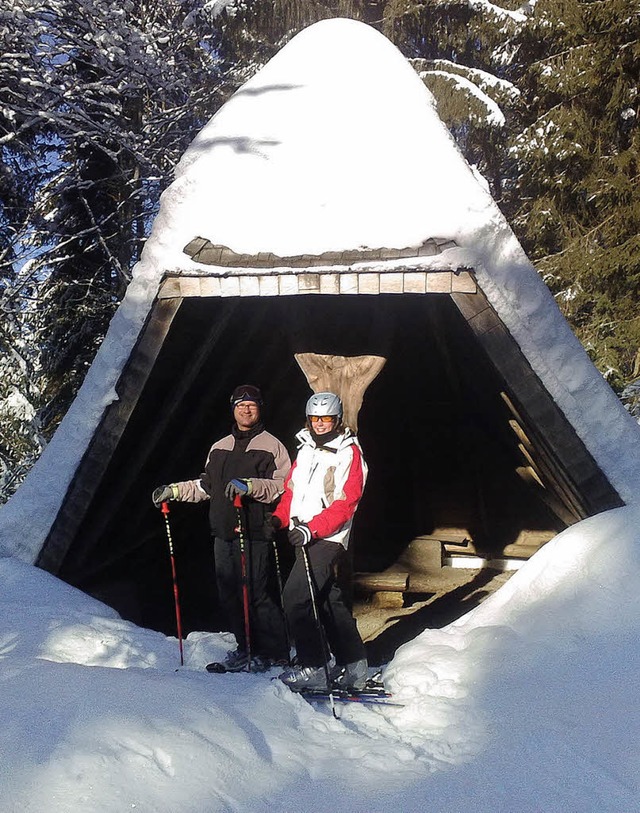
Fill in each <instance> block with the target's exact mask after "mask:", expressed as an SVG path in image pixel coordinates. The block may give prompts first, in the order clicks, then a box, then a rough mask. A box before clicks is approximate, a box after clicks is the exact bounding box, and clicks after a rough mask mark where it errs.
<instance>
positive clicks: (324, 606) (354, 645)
mask: <svg viewBox="0 0 640 813" xmlns="http://www.w3.org/2000/svg"><path fill="white" fill-rule="evenodd" d="M306 551H307V554H308V557H309V565H310V571H311V578H312V584H313V586H314V591H315V596H316V601H317V608H318V615H319V616H320V621H321V623H322V627H323V629H324V634H325V636H326V639H327V644H328V646H329V648H330V650H331V652H332V653H333V654H334V656H335V659H336V663H338V664H339V665H341V666H344V665H345V664H347V663H353V662H354V661H359V660H361V659H363V658H366V651H365V647H364V643H363V642H362V638H361V637H360V633H359V632H358V628H357V626H356V622H355V619H354V617H353V616H352V614H351V611H350V610H349V608H348V607H347V605H346V603H345V601H344V597H343V595H342V590H341V589H340V588H339V587H338V585H337V583H336V577H335V567H334V566H335V564H336V562H337V560H338V557H339V556H340V555H341V554H342V553H343V551H344V548H343V547H342V545H340V544H338V543H337V542H329V541H328V540H326V539H319V540H317V541H316V542H314V543H313V544H311V545H308V546H307V547H306ZM283 600H284V608H285V613H286V616H287V623H288V625H289V631H290V633H291V635H292V637H293V640H294V641H295V645H296V655H297V657H298V662H299V663H300V665H301V666H322V665H323V664H324V663H325V660H326V655H325V652H324V646H323V641H322V638H321V637H320V634H319V630H318V625H317V623H316V620H315V617H314V613H313V605H312V603H311V595H310V593H309V581H308V578H307V571H306V568H305V563H304V558H303V551H302V549H301V548H297V549H296V559H295V562H294V565H293V567H292V569H291V573H290V574H289V578H288V579H287V583H286V584H285V586H284V590H283Z"/></svg>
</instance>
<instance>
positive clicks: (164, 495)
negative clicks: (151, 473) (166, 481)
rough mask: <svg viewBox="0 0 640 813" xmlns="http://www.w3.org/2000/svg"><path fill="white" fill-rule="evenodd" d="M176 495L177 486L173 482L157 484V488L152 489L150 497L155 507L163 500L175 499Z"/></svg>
mask: <svg viewBox="0 0 640 813" xmlns="http://www.w3.org/2000/svg"><path fill="white" fill-rule="evenodd" d="M178 496H179V492H178V486H177V485H175V483H171V485H168V486H158V488H156V489H154V491H153V494H152V495H151V499H152V500H153V504H154V505H155V507H156V508H160V506H161V505H162V503H163V502H168V501H169V500H177V499H178Z"/></svg>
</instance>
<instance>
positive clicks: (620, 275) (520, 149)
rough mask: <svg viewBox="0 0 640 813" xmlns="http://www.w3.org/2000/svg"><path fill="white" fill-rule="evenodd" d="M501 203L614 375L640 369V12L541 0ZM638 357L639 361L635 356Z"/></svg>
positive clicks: (617, 380)
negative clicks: (508, 179)
mask: <svg viewBox="0 0 640 813" xmlns="http://www.w3.org/2000/svg"><path fill="white" fill-rule="evenodd" d="M518 61H519V63H520V64H519V65H517V66H514V71H516V72H518V71H519V74H520V75H519V77H518V81H519V84H520V85H521V87H522V89H523V99H524V102H525V103H524V104H523V105H522V107H521V108H520V115H521V127H520V133H519V134H518V135H517V137H516V138H514V140H513V143H512V145H511V148H510V150H509V152H508V155H507V157H508V159H509V160H510V161H511V160H512V161H513V164H512V165H511V166H510V168H509V172H511V173H513V176H514V183H513V185H512V187H511V189H510V191H509V199H508V200H507V201H506V204H505V206H506V211H507V214H508V216H509V217H510V219H511V222H512V223H513V225H514V227H515V229H516V231H517V232H518V234H519V236H520V238H521V240H522V242H523V244H524V247H525V248H526V250H527V251H528V253H529V255H530V256H531V258H532V259H533V261H534V262H535V263H536V265H537V267H538V269H539V271H540V273H541V274H542V275H543V277H544V279H545V280H546V281H547V283H548V284H549V286H550V287H551V289H552V290H553V291H554V293H555V294H556V297H557V299H558V302H559V304H560V306H561V308H562V310H563V311H564V313H565V315H566V316H567V318H568V320H569V322H570V323H571V324H572V326H573V327H574V329H575V330H576V332H577V334H578V336H579V338H580V339H581V340H582V343H583V344H584V345H585V347H586V348H587V350H588V351H589V353H590V354H591V356H592V358H593V359H594V361H595V363H596V364H597V365H598V366H599V368H600V370H601V371H602V372H603V374H604V375H605V376H606V377H607V378H608V380H609V381H610V383H611V384H612V385H613V386H614V387H615V388H617V389H621V388H622V387H623V386H624V384H625V383H626V382H628V381H629V379H630V378H631V377H633V376H634V375H635V376H637V375H638V372H639V370H638V366H639V365H638V363H637V361H636V359H637V358H638V357H639V356H638V353H639V350H640V317H639V316H638V314H637V303H638V298H639V294H640V238H639V237H638V233H639V231H640V195H639V192H638V180H639V177H640V175H639V171H640V168H639V156H640V132H639V130H638V125H637V122H638V112H639V110H638V104H639V89H638V76H640V10H638V5H637V3H636V2H634V1H633V0H608V2H578V0H540V2H539V3H537V5H536V7H535V14H534V16H533V18H532V19H531V21H530V24H529V25H528V26H527V27H526V28H524V29H522V30H521V32H520V38H519V52H518ZM634 365H635V366H634Z"/></svg>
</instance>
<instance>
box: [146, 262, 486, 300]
mask: <svg viewBox="0 0 640 813" xmlns="http://www.w3.org/2000/svg"><path fill="white" fill-rule="evenodd" d="M476 290H477V283H476V280H475V277H474V275H473V271H472V270H471V269H468V268H464V269H463V268H460V269H456V270H453V269H444V270H436V271H431V270H426V269H417V268H396V269H389V270H388V271H368V270H362V269H360V270H358V271H353V270H349V271H336V270H335V269H327V270H314V271H309V270H308V269H305V270H302V271H299V272H296V271H294V270H292V269H285V270H284V271H271V272H269V273H268V274H260V272H259V271H256V273H255V274H252V273H242V274H227V275H223V276H185V275H182V274H180V275H167V276H166V277H165V279H164V280H163V281H162V283H161V285H160V289H159V291H158V298H159V299H170V298H173V297H179V298H187V297H198V296H201V297H243V296H300V295H307V294H329V295H345V294H346V295H349V294H351V295H354V294H374V295H376V294H452V293H465V294H473V293H475V292H476Z"/></svg>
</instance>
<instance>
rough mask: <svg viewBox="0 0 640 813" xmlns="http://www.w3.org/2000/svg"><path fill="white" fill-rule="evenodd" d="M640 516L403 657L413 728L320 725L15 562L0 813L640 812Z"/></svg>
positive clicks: (3, 653) (3, 642)
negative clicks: (639, 695)
mask: <svg viewBox="0 0 640 813" xmlns="http://www.w3.org/2000/svg"><path fill="white" fill-rule="evenodd" d="M639 527H640V509H638V508H631V507H626V508H623V509H618V510H616V511H611V512H608V513H605V514H601V515H600V516H598V517H595V518H593V519H590V520H586V521H584V522H582V523H580V524H578V525H576V526H574V527H573V528H571V529H570V530H568V531H566V532H564V533H563V534H561V535H559V536H558V537H557V538H556V539H555V540H553V541H552V542H550V543H549V544H547V545H546V546H545V547H544V548H542V549H541V550H540V551H539V552H538V553H537V554H536V555H535V556H534V557H533V558H532V559H531V560H530V561H529V562H528V563H527V564H526V565H525V566H524V567H523V568H522V569H521V570H520V571H518V572H517V573H516V574H514V576H513V577H512V578H511V579H510V581H509V582H508V583H507V584H506V585H505V586H504V587H502V588H501V589H500V590H499V591H498V592H497V593H495V594H494V595H493V596H492V597H491V598H490V599H488V600H487V601H485V602H484V603H483V604H482V605H480V606H479V607H477V608H476V609H475V610H474V611H472V612H471V613H469V614H468V615H467V616H465V617H464V618H461V619H460V620H459V621H457V622H456V623H454V624H452V625H451V626H449V627H447V628H446V629H443V630H427V631H426V632H424V633H423V634H422V635H421V636H419V637H418V638H417V639H416V640H414V641H412V642H411V643H409V644H406V645H405V646H404V647H402V648H401V649H400V650H399V651H398V653H397V654H396V657H395V658H394V660H393V662H392V663H391V664H390V665H389V667H388V668H387V670H386V679H387V682H388V685H389V686H390V687H391V688H392V689H393V690H394V692H395V698H394V699H396V700H397V701H401V702H403V703H404V704H405V705H404V706H403V707H393V706H389V707H384V708H382V707H375V708H373V707H359V706H353V705H349V706H345V707H343V708H342V709H341V719H340V720H339V721H336V720H334V719H332V717H331V715H330V712H329V710H328V708H327V707H322V706H320V707H316V709H314V708H312V707H311V706H310V705H309V704H307V703H306V702H305V701H304V700H302V699H301V698H299V697H296V696H295V695H293V694H291V693H290V692H289V690H288V689H286V687H284V686H283V685H282V684H280V682H279V681H273V680H271V679H270V678H271V675H270V674H268V673H267V674H265V675H247V674H238V675H209V674H208V673H206V672H205V671H203V666H204V664H205V663H207V661H208V660H213V659H219V658H220V656H221V655H222V654H223V653H224V651H225V649H226V648H227V647H228V646H230V645H231V644H232V641H231V639H230V637H229V636H225V635H220V634H208V633H193V634H192V635H190V636H189V638H188V640H187V641H186V647H185V652H186V665H185V667H184V668H180V667H179V666H178V664H179V659H178V647H177V642H176V641H175V639H171V638H165V637H164V636H163V635H160V634H159V633H154V632H150V631H148V630H142V629H139V628H136V627H134V626H133V625H131V624H129V623H127V622H124V621H122V620H121V619H119V618H118V617H117V616H116V615H115V614H114V612H113V611H112V610H110V609H109V608H106V607H105V606H104V605H102V604H100V603H99V602H96V601H94V600H92V599H89V598H88V597H87V596H85V595H83V594H81V593H79V592H78V591H76V590H74V589H73V588H70V587H68V586H67V585H64V584H62V583H61V582H59V581H57V580H56V579H54V578H53V577H51V576H49V575H47V574H46V573H43V572H42V571H39V570H36V569H35V568H33V567H31V566H28V565H25V564H22V563H19V562H17V561H16V560H13V559H4V560H2V561H0V583H1V585H2V587H1V589H0V604H1V610H2V612H1V613H0V690H1V692H2V698H3V702H2V704H1V705H0V779H1V780H2V787H3V802H2V810H3V813H18V812H20V813H24V811H27V812H28V813H41V812H42V810H45V809H46V810H47V811H49V813H75V811H78V813H88V812H89V813H121V811H123V810H136V811H143V812H144V813H165V811H166V813H175V811H176V810H179V811H181V813H202V811H203V810H206V811H207V813H218V811H220V813H229V812H230V811H234V812H235V811H246V812H247V813H249V812H250V813H256V811H265V813H266V811H275V813H278V811H280V812H281V813H285V811H293V810H295V811H301V813H306V811H309V813H311V811H314V813H324V812H325V811H326V813H335V811H336V810H350V811H351V810H353V811H356V812H358V813H359V812H361V813H372V811H383V810H389V809H399V810H402V811H403V813H423V811H424V810H426V809H428V810H430V811H433V813H451V811H453V810H463V809H466V808H467V807H468V805H469V799H472V800H473V809H474V811H476V813H495V811H515V810H517V811H519V812H520V811H521V812H522V813H540V811H542V810H544V811H545V813H560V811H563V813H564V812H565V811H576V813H577V811H580V812H581V813H582V811H585V810H598V813H629V811H631V810H637V809H638V807H639V806H640V780H639V779H638V777H639V776H640V773H639V772H638V770H637V767H638V766H637V762H638V753H640V710H639V709H638V704H637V703H636V702H635V686H636V684H637V674H638V669H639V667H640V648H639V647H638V646H637V640H638V632H639V630H640V584H639V580H640V539H639V538H638V537H639V532H638V528H639Z"/></svg>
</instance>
